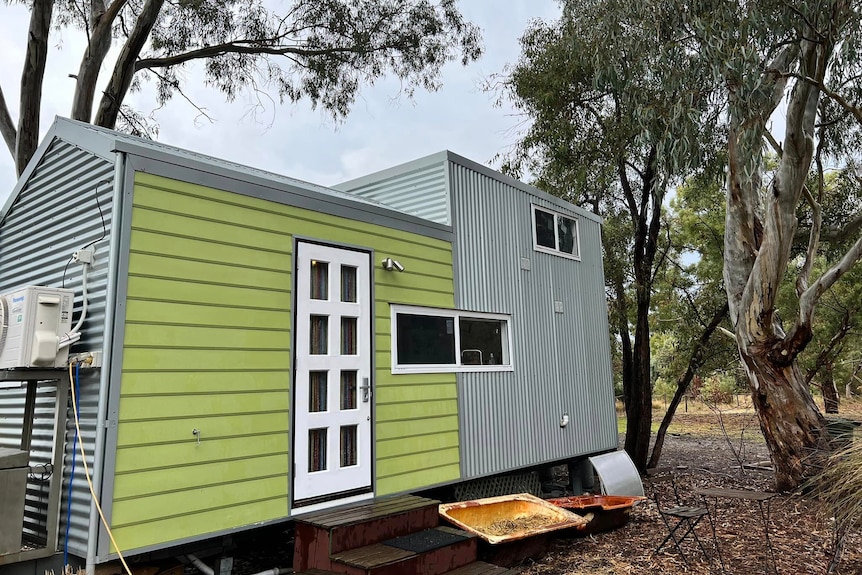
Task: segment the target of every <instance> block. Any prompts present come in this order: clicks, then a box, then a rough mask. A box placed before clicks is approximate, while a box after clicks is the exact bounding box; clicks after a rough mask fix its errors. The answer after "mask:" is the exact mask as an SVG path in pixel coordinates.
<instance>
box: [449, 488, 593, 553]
mask: <svg viewBox="0 0 862 575" xmlns="http://www.w3.org/2000/svg"><path fill="white" fill-rule="evenodd" d="M439 511H440V515H441V517H443V518H444V519H446V520H447V521H449V522H450V523H453V524H455V525H457V526H458V527H460V528H461V529H463V530H465V531H468V532H470V533H475V534H476V535H477V536H479V537H480V538H481V539H484V540H485V541H487V542H488V543H491V544H497V543H505V542H508V541H517V540H519V539H524V538H526V537H531V536H533V535H538V534H540V533H548V532H549V531H556V530H558V529H566V528H569V527H575V528H579V529H583V528H584V527H586V525H587V523H589V520H587V519H585V518H583V517H581V516H580V515H578V514H576V513H572V512H571V511H567V510H565V509H562V508H560V507H557V506H555V505H552V504H550V503H548V502H546V501H545V500H544V499H539V498H538V497H536V496H534V495H530V494H529V493H519V494H516V495H503V496H500V497H488V498H485V499H473V500H471V501H459V502H457V503H444V504H442V505H440V508H439ZM529 518H536V519H537V520H538V521H539V522H540V523H541V525H539V526H535V527H532V526H520V527H518V526H517V523H518V522H522V523H523V522H526V521H527V520H528V519H529ZM506 521H511V522H513V523H515V528H513V529H512V531H510V532H507V533H505V534H492V533H490V532H489V531H491V530H493V531H496V530H495V529H491V528H492V526H495V525H498V524H499V523H500V522H506Z"/></svg>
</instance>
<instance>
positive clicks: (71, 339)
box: [57, 262, 90, 349]
mask: <svg viewBox="0 0 862 575" xmlns="http://www.w3.org/2000/svg"><path fill="white" fill-rule="evenodd" d="M81 266H82V267H81V297H82V298H83V303H82V306H81V314H80V315H79V316H78V323H76V324H75V327H73V328H72V329H71V330H69V333H67V334H65V335H63V336H62V337H61V338H60V341H59V342H57V349H63V348H64V347H69V346H70V345H72V344H73V343H75V342H76V341H78V340H79V339H81V332H80V329H81V326H82V325H83V324H84V319H85V318H86V317H87V304H88V301H87V300H88V295H87V271H88V270H89V269H90V264H89V262H81Z"/></svg>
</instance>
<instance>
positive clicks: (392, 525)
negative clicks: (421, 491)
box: [293, 495, 440, 572]
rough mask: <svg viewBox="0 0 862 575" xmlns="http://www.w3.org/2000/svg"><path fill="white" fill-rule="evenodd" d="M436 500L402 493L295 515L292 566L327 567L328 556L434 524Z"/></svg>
mask: <svg viewBox="0 0 862 575" xmlns="http://www.w3.org/2000/svg"><path fill="white" fill-rule="evenodd" d="M439 503H440V502H439V501H435V500H433V499H426V498H424V497H416V496H414V495H402V496H396V497H387V498H380V499H375V500H373V501H369V502H366V503H362V504H358V505H350V506H344V507H341V508H333V509H327V510H325V511H319V512H315V513H309V514H308V515H303V516H300V517H297V519H296V531H295V537H296V543H295V546H294V556H293V568H294V570H295V571H296V572H301V571H303V570H306V569H312V568H316V569H331V568H332V562H331V561H330V555H333V554H337V553H341V552H344V551H348V550H351V549H357V548H360V547H366V546H368V545H373V544H375V543H380V542H381V541H386V540H387V539H392V538H394V537H398V536H400V535H407V534H409V533H414V532H416V531H422V530H423V529H428V528H431V527H436V526H437V525H438V524H439V516H438V513H437V506H438V505H439Z"/></svg>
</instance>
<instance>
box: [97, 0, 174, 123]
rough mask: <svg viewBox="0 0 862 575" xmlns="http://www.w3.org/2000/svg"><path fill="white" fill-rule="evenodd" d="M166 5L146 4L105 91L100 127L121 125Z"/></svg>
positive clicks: (158, 0)
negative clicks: (142, 56)
mask: <svg viewBox="0 0 862 575" xmlns="http://www.w3.org/2000/svg"><path fill="white" fill-rule="evenodd" d="M163 4H164V0H146V2H145V3H144V6H143V8H141V12H140V14H138V19H137V20H136V21H135V26H134V28H132V33H131V34H129V37H128V38H127V39H126V43H125V44H124V45H123V49H122V50H121V51H120V55H119V56H118V57H117V62H116V64H115V65H114V72H113V74H111V79H110V81H109V82H108V86H107V87H106V88H105V92H104V94H103V95H102V100H101V102H99V109H98V111H97V112H96V120H95V123H96V125H99V126H103V127H105V128H113V127H114V125H115V124H116V123H117V114H119V111H120V106H122V105H123V99H125V97H126V94H127V93H128V91H129V86H130V85H131V83H132V76H134V74H135V70H136V69H135V60H137V58H138V56H139V55H140V53H141V50H142V49H143V47H144V44H145V43H146V41H147V38H148V37H149V35H150V32H151V31H152V29H153V26H154V25H155V23H156V19H157V18H158V15H159V12H160V11H161V9H162V5H163Z"/></svg>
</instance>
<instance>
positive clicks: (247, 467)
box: [116, 453, 288, 499]
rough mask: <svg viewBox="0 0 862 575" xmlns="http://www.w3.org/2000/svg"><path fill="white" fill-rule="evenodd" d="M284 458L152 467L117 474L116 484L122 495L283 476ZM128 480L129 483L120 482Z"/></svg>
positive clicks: (281, 456) (195, 487)
mask: <svg viewBox="0 0 862 575" xmlns="http://www.w3.org/2000/svg"><path fill="white" fill-rule="evenodd" d="M287 473H288V462H287V458H286V457H285V456H284V454H281V453H278V454H275V455H263V456H260V457H249V458H246V459H239V460H231V461H216V462H212V463H201V464H197V465H184V466H177V467H171V468H169V469H154V470H152V471H145V472H143V473H138V474H136V475H135V476H131V475H122V474H121V475H118V476H117V480H116V484H117V485H119V486H120V487H119V488H120V489H122V490H123V492H124V493H127V495H126V499H130V498H134V497H144V496H147V495H157V494H159V493H164V492H165V491H164V489H165V485H166V484H167V485H171V486H173V488H174V490H176V491H184V490H188V489H195V490H196V489H200V488H204V487H210V486H215V485H221V484H225V483H236V482H242V481H250V480H252V479H255V478H259V477H267V476H278V475H281V476H286V475H287ZM125 481H130V485H129V486H125V485H123V483H124V482H125Z"/></svg>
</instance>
